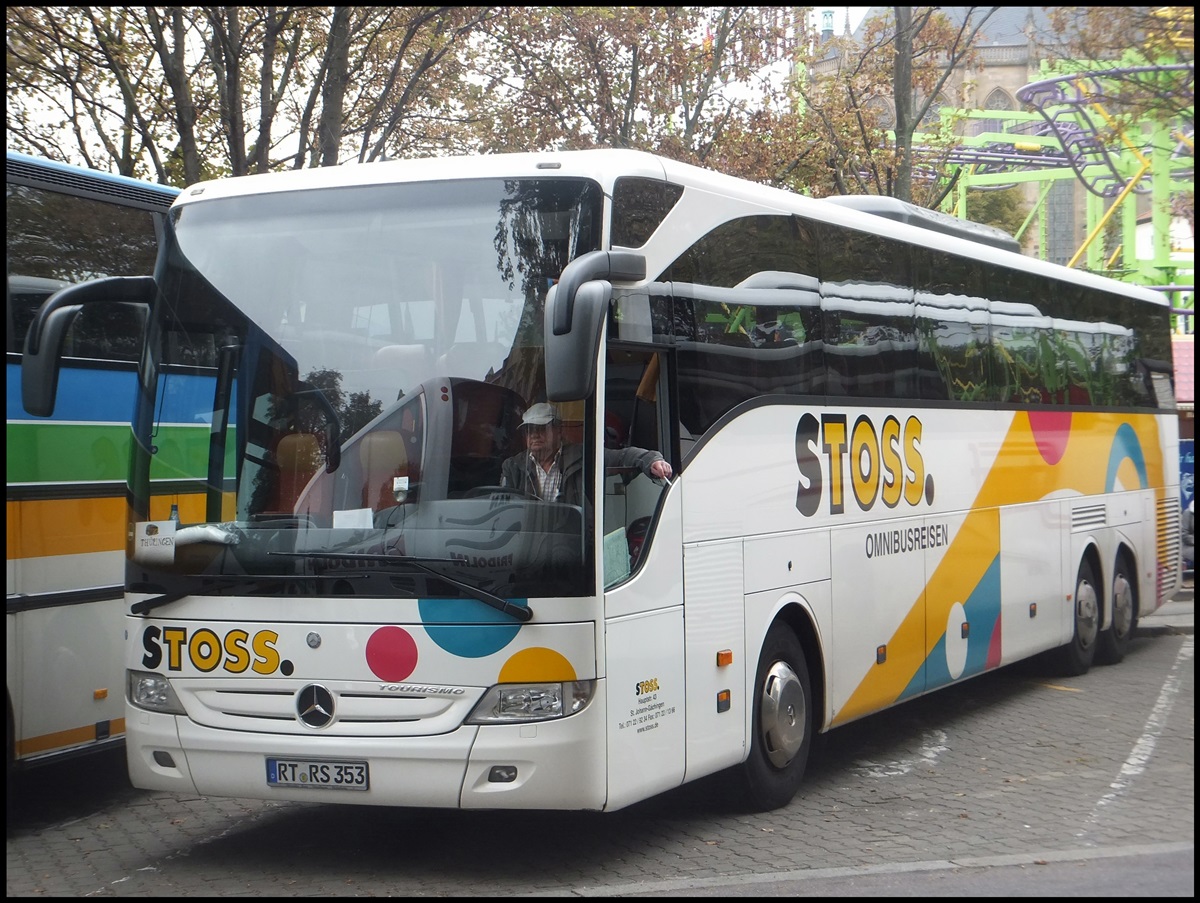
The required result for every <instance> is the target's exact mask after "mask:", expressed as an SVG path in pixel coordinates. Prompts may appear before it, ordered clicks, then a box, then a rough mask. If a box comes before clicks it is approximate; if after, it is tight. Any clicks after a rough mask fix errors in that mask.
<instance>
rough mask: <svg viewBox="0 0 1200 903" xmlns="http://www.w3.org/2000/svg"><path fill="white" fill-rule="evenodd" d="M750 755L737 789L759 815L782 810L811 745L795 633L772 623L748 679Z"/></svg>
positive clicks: (806, 689) (808, 698) (807, 693)
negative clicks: (750, 690)
mask: <svg viewBox="0 0 1200 903" xmlns="http://www.w3.org/2000/svg"><path fill="white" fill-rule="evenodd" d="M751 704H752V705H753V707H754V713H753V715H754V717H753V735H752V736H751V738H750V755H749V757H748V758H747V759H746V761H745V762H743V763H742V770H741V779H742V790H743V792H744V794H745V797H746V799H747V800H748V801H749V802H750V804H751V805H753V806H754V808H755V809H757V810H759V811H764V812H765V811H769V810H771V809H778V808H779V807H780V806H786V805H787V804H788V803H789V802H791V800H792V797H794V796H795V795H796V791H797V790H798V789H799V787H800V781H801V780H802V779H803V777H804V768H805V765H806V764H807V763H808V752H809V749H811V747H812V732H813V718H812V687H811V682H810V680H809V675H808V663H807V662H806V661H805V659H804V650H803V648H801V646H800V641H799V640H798V639H796V634H795V633H793V632H792V630H791V628H789V627H788V626H787V625H786V624H783V623H779V622H777V623H775V624H774V625H772V627H771V629H770V630H769V631H768V632H767V638H766V641H765V642H764V643H763V648H762V653H761V654H760V655H759V658H758V670H757V673H756V676H755V680H754V688H753V695H752V696H751Z"/></svg>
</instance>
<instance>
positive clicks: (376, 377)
mask: <svg viewBox="0 0 1200 903" xmlns="http://www.w3.org/2000/svg"><path fill="white" fill-rule="evenodd" d="M601 210H602V194H601V191H600V188H599V186H597V185H596V184H594V183H592V182H588V181H584V180H577V179H575V180H572V179H560V180H495V179H492V180H482V179H481V180H473V181H462V182H431V183H415V184H401V185H372V186H366V187H357V186H356V187H350V188H335V189H319V190H307V191H292V192H280V193H276V194H259V195H249V196H244V197H233V198H220V199H214V200H208V201H205V200H200V201H198V202H196V203H193V204H189V205H186V206H183V207H180V208H177V209H176V210H174V211H173V213H172V224H171V229H170V234H169V236H168V240H169V243H170V244H169V248H168V250H169V253H168V255H167V265H166V268H165V272H164V273H160V278H159V282H160V287H161V297H160V299H159V300H158V302H157V304H156V306H155V308H154V313H153V317H152V324H151V329H150V333H149V344H148V358H147V368H146V369H147V372H153V373H156V374H157V382H156V383H155V384H152V385H148V386H144V392H143V397H142V401H141V402H140V404H139V408H138V415H137V420H136V422H135V432H136V433H137V438H138V444H139V448H140V455H141V460H140V461H135V465H136V466H135V474H134V479H133V495H134V509H135V512H136V513H135V521H137V522H138V523H137V526H138V527H139V528H141V527H142V526H143V524H144V523H145V522H152V521H154V520H155V519H158V518H161V517H162V514H161V513H156V511H155V509H154V508H152V507H151V505H150V502H149V498H150V496H151V495H155V496H161V495H162V494H163V485H158V484H159V483H163V481H164V480H165V478H166V477H167V476H169V469H168V468H167V462H166V461H165V457H166V456H167V454H168V452H169V451H170V450H171V449H172V447H173V445H180V444H181V443H182V444H183V445H185V446H186V445H187V443H188V441H190V443H191V451H190V452H188V451H187V449H186V448H184V449H183V451H182V452H181V451H180V449H179V448H175V450H174V454H176V455H177V456H178V455H179V454H184V455H185V456H186V455H187V454H190V455H191V456H192V457H193V458H195V457H196V456H198V455H202V456H203V457H202V459H201V460H207V461H208V479H207V481H206V483H205V485H203V486H199V485H197V486H194V487H193V488H194V490H195V491H194V492H193V493H192V494H191V495H189V494H188V493H186V492H183V493H180V498H179V514H180V522H179V525H178V527H175V526H174V525H173V523H172V524H163V525H160V526H159V527H158V529H163V530H175V531H176V535H175V541H174V543H173V544H172V545H173V548H174V552H173V553H172V554H171V555H166V554H164V553H162V552H161V551H159V552H155V553H148V552H144V551H143V552H140V553H139V551H138V543H136V542H135V545H134V554H133V556H132V558H131V567H132V568H133V569H134V571H135V575H134V578H135V579H134V580H133V581H132V583H134V584H138V585H144V586H145V587H146V588H147V590H148V591H152V592H153V591H162V592H164V593H177V592H237V593H253V592H264V593H274V592H280V591H284V592H303V593H304V594H306V595H325V594H330V593H335V594H336V593H340V594H355V595H379V596H396V595H410V596H421V597H423V596H432V597H437V596H460V595H463V594H464V592H465V590H464V587H470V588H478V589H482V590H485V591H486V592H489V593H494V594H496V595H498V596H503V597H506V598H512V597H528V596H536V595H578V594H583V593H589V592H591V591H592V590H593V588H594V587H593V583H594V578H593V576H592V571H593V568H592V563H591V558H592V553H591V548H592V539H591V530H592V527H591V525H590V521H591V516H592V515H591V512H592V510H593V509H594V505H593V499H592V498H591V496H592V489H591V488H590V487H591V485H592V481H591V479H590V478H588V476H587V470H588V469H589V467H588V465H589V464H590V462H591V460H592V456H591V455H590V454H585V453H579V454H576V455H574V456H568V457H570V461H571V462H572V465H573V466H574V465H578V466H577V469H578V470H580V472H577V473H573V474H572V475H571V477H570V479H567V478H566V469H567V468H566V462H565V461H564V479H563V480H562V485H561V487H560V488H561V489H562V493H561V495H557V496H554V497H552V498H551V499H550V500H542V499H536V498H531V497H530V496H528V495H526V494H525V491H523V490H522V489H521V488H520V487H519V486H514V485H512V481H506V479H505V477H504V475H503V473H504V462H505V461H506V459H510V458H513V457H515V456H518V455H525V454H526V453H525V446H524V437H523V432H522V429H521V421H522V416H523V414H524V413H525V411H526V410H527V409H528V408H529V407H530V406H531V405H534V404H536V403H538V402H545V400H546V396H545V383H544V355H543V347H544V342H543V305H544V301H545V296H546V291H547V289H548V288H549V286H550V285H552V284H553V283H554V281H555V280H556V279H557V278H558V275H559V273H560V272H561V271H562V268H563V267H564V266H565V265H566V264H567V262H568V261H569V260H571V259H572V258H574V257H576V256H578V255H579V254H582V253H584V252H587V251H591V250H594V249H596V248H597V247H598V243H599V235H600V216H601ZM557 413H558V415H559V416H560V418H561V428H562V433H563V436H564V440H565V443H566V444H572V445H576V446H579V447H580V449H582V448H584V447H587V444H588V443H589V442H592V441H594V440H593V439H592V437H591V436H590V435H588V434H590V432H591V430H590V429H585V423H588V422H590V419H591V418H590V417H589V416H588V415H587V410H586V409H585V403H584V401H583V400H580V401H579V402H578V403H567V404H560V405H558V406H557ZM189 429H190V432H188V431H189ZM170 435H176V436H179V435H185V438H184V439H182V440H180V443H172V442H167V441H163V440H164V438H165V437H168V436H170ZM187 437H190V439H188V438H187ZM201 442H202V443H203V447H202V448H197V447H196V446H197V445H198V443H201ZM565 451H566V448H565V446H564V453H565ZM200 470H201V472H203V470H204V467H203V465H201V466H200ZM156 481H157V483H156ZM506 482H507V483H508V485H504V484H505V483H506ZM178 488H182V487H178ZM151 514H154V517H153V518H152V517H151V516H150V515H151ZM160 535H161V534H160ZM160 548H161V547H160ZM168 559H169V560H168ZM197 578H201V579H197ZM242 578H244V579H242ZM443 578H445V579H443ZM456 583H457V584H459V585H456ZM285 585H286V588H285ZM467 594H468V595H469V594H470V593H467Z"/></svg>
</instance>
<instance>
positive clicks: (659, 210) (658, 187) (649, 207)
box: [612, 178, 683, 248]
mask: <svg viewBox="0 0 1200 903" xmlns="http://www.w3.org/2000/svg"><path fill="white" fill-rule="evenodd" d="M682 194H683V188H682V187H681V186H679V185H672V184H671V183H669V182H662V181H659V180H657V179H639V178H625V179H617V181H616V184H615V185H613V217H612V243H613V244H614V245H620V246H622V247H626V248H640V247H641V246H642V245H644V244H645V243H646V241H647V240H648V239H649V238H650V236H651V235H653V234H654V230H655V229H657V228H658V226H659V224H660V223H661V222H662V221H663V220H664V219H665V218H666V216H667V214H668V213H670V212H671V208H672V207H674V206H675V202H676V201H678V200H679V198H680V196H681V195H682Z"/></svg>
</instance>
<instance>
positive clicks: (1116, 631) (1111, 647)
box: [1096, 555, 1137, 665]
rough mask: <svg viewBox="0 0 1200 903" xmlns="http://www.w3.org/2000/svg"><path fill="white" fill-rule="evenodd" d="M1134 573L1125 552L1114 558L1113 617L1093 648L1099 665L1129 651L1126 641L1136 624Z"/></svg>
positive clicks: (1112, 661)
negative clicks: (1115, 562) (1115, 564)
mask: <svg viewBox="0 0 1200 903" xmlns="http://www.w3.org/2000/svg"><path fill="white" fill-rule="evenodd" d="M1135 579H1136V575H1135V574H1134V572H1133V569H1132V568H1131V567H1130V566H1129V559H1128V558H1126V557H1125V556H1124V555H1121V556H1120V557H1118V558H1117V566H1116V567H1115V568H1114V569H1113V583H1112V617H1111V618H1110V619H1109V624H1108V628H1107V629H1106V630H1105V631H1104V632H1103V633H1102V634H1100V644H1099V645H1098V646H1097V647H1096V661H1098V662H1100V663H1101V664H1102V665H1115V664H1117V662H1119V661H1121V659H1123V658H1124V657H1125V653H1126V652H1128V651H1129V641H1130V639H1131V638H1132V637H1133V630H1134V628H1135V627H1136V626H1137V588H1136V584H1135V582H1134V580H1135Z"/></svg>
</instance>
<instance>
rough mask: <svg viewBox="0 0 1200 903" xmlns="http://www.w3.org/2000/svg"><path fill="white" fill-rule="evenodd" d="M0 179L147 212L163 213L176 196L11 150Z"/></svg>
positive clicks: (144, 184)
mask: <svg viewBox="0 0 1200 903" xmlns="http://www.w3.org/2000/svg"><path fill="white" fill-rule="evenodd" d="M4 179H5V181H6V182H8V183H9V184H14V185H31V186H35V187H39V188H57V189H59V190H63V191H67V192H69V193H71V194H79V195H84V196H87V197H92V198H95V199H97V200H119V201H120V203H122V204H125V205H128V206H134V207H143V208H147V209H151V210H162V209H165V208H166V207H168V206H170V204H171V202H172V201H173V200H175V198H176V196H177V195H178V194H179V189H178V188H175V187H173V186H171V185H162V184H159V183H157V182H147V181H144V180H142V179H133V178H130V177H128V176H120V175H114V174H113V173H110V172H101V171H100V170H98V169H88V168H87V167H84V166H74V165H72V164H70V163H59V162H57V161H55V160H46V159H44V158H42V157H34V156H30V155H29V154H22V153H20V152H19V151H11V150H10V151H7V152H6V157H5V168H4Z"/></svg>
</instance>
